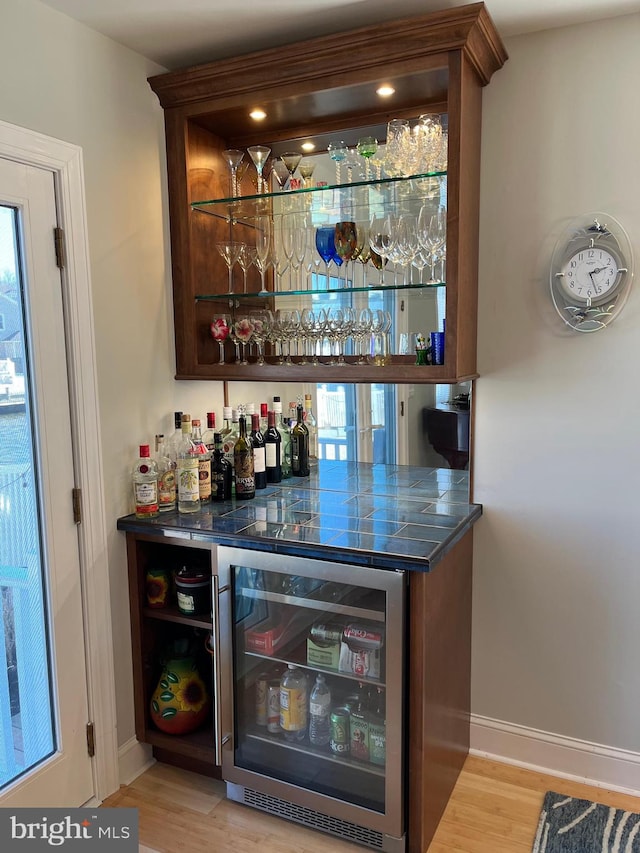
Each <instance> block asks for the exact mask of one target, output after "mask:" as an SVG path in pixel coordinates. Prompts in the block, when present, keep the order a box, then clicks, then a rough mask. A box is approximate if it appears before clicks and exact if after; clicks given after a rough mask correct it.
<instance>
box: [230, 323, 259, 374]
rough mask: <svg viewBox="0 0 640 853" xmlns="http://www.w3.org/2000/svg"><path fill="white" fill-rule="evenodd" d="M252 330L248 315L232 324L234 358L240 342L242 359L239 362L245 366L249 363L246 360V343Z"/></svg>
mask: <svg viewBox="0 0 640 853" xmlns="http://www.w3.org/2000/svg"><path fill="white" fill-rule="evenodd" d="M253 331H254V327H253V323H252V321H251V319H250V318H249V317H242V318H241V319H240V320H236V322H235V323H234V324H233V331H232V335H233V341H234V343H235V344H236V360H237V352H238V349H237V347H238V344H242V360H241V361H240V362H239V363H240V364H242V365H245V366H246V365H247V364H249V362H248V361H247V344H248V343H249V341H250V340H251V338H252V336H253Z"/></svg>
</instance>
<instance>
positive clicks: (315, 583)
mask: <svg viewBox="0 0 640 853" xmlns="http://www.w3.org/2000/svg"><path fill="white" fill-rule="evenodd" d="M232 573H233V574H232V576H233V580H234V593H235V594H234V625H235V630H234V676H235V684H236V691H235V717H236V718H235V732H236V738H235V740H234V743H235V765H236V766H237V767H240V768H243V769H245V770H249V771H253V772H255V773H259V774H261V775H262V776H268V777H270V778H271V779H274V780H280V781H282V782H286V783H289V784H293V785H296V786H298V787H300V788H304V789H306V790H308V791H310V792H313V793H317V794H322V795H325V796H329V797H333V798H335V799H337V800H340V801H343V802H346V803H350V804H353V805H356V806H360V807H362V808H366V809H370V810H372V811H375V812H378V813H380V814H384V813H385V812H386V810H387V808H388V802H387V799H388V795H389V792H388V788H387V780H386V769H387V761H386V755H387V752H389V754H396V755H397V754H400V738H401V727H400V725H399V724H398V725H397V726H396V725H394V726H390V725H389V726H388V725H387V723H388V722H389V721H390V720H397V721H398V723H399V720H400V715H401V708H402V704H401V703H402V700H401V692H400V690H398V689H394V690H393V691H392V690H391V688H390V685H389V684H388V683H387V679H386V670H385V649H386V639H387V637H386V633H387V625H386V613H387V609H388V602H387V592H386V591H385V590H383V589H370V588H367V587H362V586H357V585H354V584H349V583H341V582H337V581H333V580H327V579H325V578H323V577H320V576H316V577H314V576H300V575H293V574H289V573H286V572H280V571H267V570H258V569H255V568H248V567H246V566H234V567H233V569H232ZM388 687H389V689H390V692H389V696H387V688H388ZM396 687H397V685H396ZM387 702H389V705H387Z"/></svg>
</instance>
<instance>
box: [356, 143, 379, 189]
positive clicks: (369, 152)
mask: <svg viewBox="0 0 640 853" xmlns="http://www.w3.org/2000/svg"><path fill="white" fill-rule="evenodd" d="M356 148H357V151H358V154H359V155H360V156H361V157H364V178H365V181H368V180H369V176H370V171H371V164H370V163H369V161H370V160H371V158H372V157H373V155H374V154H375V153H376V151H377V150H378V140H377V139H375V138H374V137H373V136H363V137H362V138H361V139H359V140H358V143H357V146H356Z"/></svg>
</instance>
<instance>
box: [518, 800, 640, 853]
mask: <svg viewBox="0 0 640 853" xmlns="http://www.w3.org/2000/svg"><path fill="white" fill-rule="evenodd" d="M532 853H640V814H638V813H636V812H626V811H624V810H623V809H614V808H611V807H610V806H605V805H602V803H594V802H592V801H591V800H578V799H575V798H574V797H567V796H565V795H564V794H556V793H555V792H554V791H547V793H546V794H545V795H544V802H543V804H542V811H541V812H540V821H539V823H538V831H537V832H536V838H535V841H534V843H533V850H532Z"/></svg>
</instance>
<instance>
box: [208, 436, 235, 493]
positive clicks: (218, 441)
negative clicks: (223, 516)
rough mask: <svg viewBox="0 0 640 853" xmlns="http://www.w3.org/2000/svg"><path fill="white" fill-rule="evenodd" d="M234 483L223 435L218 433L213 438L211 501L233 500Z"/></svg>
mask: <svg viewBox="0 0 640 853" xmlns="http://www.w3.org/2000/svg"><path fill="white" fill-rule="evenodd" d="M232 481H233V470H232V468H231V464H230V462H229V460H228V459H226V458H225V455H224V449H223V446H222V435H221V434H220V433H219V432H216V433H214V436H213V456H212V457H211V499H212V500H213V501H216V502H218V501H228V500H231V483H232Z"/></svg>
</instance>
